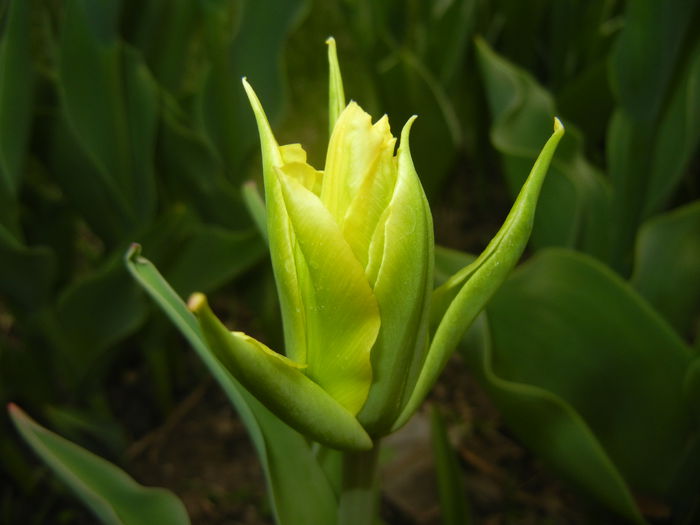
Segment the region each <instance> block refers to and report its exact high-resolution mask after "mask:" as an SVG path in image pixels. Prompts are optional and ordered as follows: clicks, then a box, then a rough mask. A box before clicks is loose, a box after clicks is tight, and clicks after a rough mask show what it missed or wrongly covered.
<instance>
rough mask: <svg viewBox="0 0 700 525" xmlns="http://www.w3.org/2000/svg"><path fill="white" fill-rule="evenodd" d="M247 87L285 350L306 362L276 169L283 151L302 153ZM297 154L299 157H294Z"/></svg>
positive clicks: (302, 321) (290, 154)
mask: <svg viewBox="0 0 700 525" xmlns="http://www.w3.org/2000/svg"><path fill="white" fill-rule="evenodd" d="M243 87H244V88H245V90H246V93H247V94H248V98H249V100H250V105H251V106H252V108H253V112H254V113H255V120H256V121H257V123H258V132H259V133H260V143H261V145H262V161H263V162H262V163H263V174H264V177H265V203H266V209H267V231H268V238H269V245H270V257H271V259H272V268H273V270H274V272H275V282H276V284H277V294H278V295H279V299H280V307H281V310H282V321H283V323H284V342H285V350H286V353H287V357H289V358H290V359H292V360H294V361H297V362H300V363H304V362H306V310H305V307H304V302H303V301H302V298H301V293H300V289H299V286H300V285H299V281H298V278H297V274H296V269H295V267H294V264H292V261H293V260H294V246H293V234H292V232H291V231H290V227H289V217H288V216H287V210H286V208H285V205H284V199H283V197H282V193H281V192H282V190H281V188H280V184H279V179H278V177H277V174H276V172H275V169H279V168H280V167H282V166H283V164H284V159H283V155H284V156H285V157H287V158H290V159H292V158H296V159H297V160H299V159H300V158H301V157H300V155H301V154H300V152H299V151H298V150H295V149H294V148H293V147H290V146H285V147H283V148H280V147H279V146H278V145H277V141H276V140H275V137H274V135H273V134H272V130H271V129H270V124H269V123H268V121H267V117H266V116H265V112H264V110H263V108H262V105H261V104H260V101H259V100H258V97H257V96H256V95H255V92H254V91H253V88H251V87H250V84H248V82H246V80H245V79H243ZM299 149H300V148H299ZM295 154H296V157H294V156H295Z"/></svg>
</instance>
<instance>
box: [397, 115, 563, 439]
mask: <svg viewBox="0 0 700 525" xmlns="http://www.w3.org/2000/svg"><path fill="white" fill-rule="evenodd" d="M563 135H564V127H563V126H562V125H561V122H559V120H558V119H555V121H554V133H553V135H552V136H551V137H550V139H549V140H548V141H547V143H546V144H545V145H544V147H543V148H542V152H541V153H540V156H539V157H538V158H537V160H536V161H535V165H534V166H533V167H532V171H531V172H530V176H529V177H528V179H527V180H526V182H525V184H524V185H523V187H522V190H521V191H520V195H518V198H517V200H516V201H515V204H513V207H512V208H511V210H510V213H509V214H508V217H507V218H506V220H505V222H504V223H503V226H501V229H500V230H499V231H498V233H497V234H496V236H495V237H494V238H493V239H492V240H491V242H490V243H489V245H488V246H487V247H486V249H485V250H484V251H483V252H482V253H481V255H480V256H479V257H478V258H477V259H476V261H474V262H473V263H472V264H470V265H469V266H467V267H465V268H463V269H462V270H460V271H459V272H457V273H456V274H455V275H453V276H452V277H451V278H450V279H449V280H448V281H447V282H445V283H444V284H443V285H442V286H441V287H440V288H438V289H437V290H435V292H433V297H432V305H431V307H432V310H433V311H432V312H431V316H432V321H433V324H434V325H435V326H436V328H435V332H434V335H433V338H432V342H431V343H430V348H429V350H428V355H427V357H426V359H425V362H424V364H423V368H422V370H421V373H420V377H419V378H418V382H417V383H416V386H415V388H414V389H413V391H412V393H411V397H410V399H409V400H408V403H407V405H406V406H405V407H404V409H403V412H402V414H401V416H400V418H399V420H398V421H397V423H396V425H395V427H394V428H398V427H399V426H401V425H403V424H404V423H405V422H406V421H408V418H409V417H410V415H411V414H412V413H413V412H415V410H416V409H417V408H418V405H419V404H420V403H421V402H422V401H423V398H424V397H425V396H426V395H427V393H428V390H430V388H431V387H432V385H433V383H434V382H435V380H436V379H437V377H438V375H439V374H440V372H441V371H442V369H443V368H444V366H445V363H447V360H448V359H449V356H450V354H451V353H452V351H453V350H454V348H455V347H456V345H457V343H458V342H459V340H460V338H461V337H462V335H463V334H464V332H465V331H466V330H467V328H469V325H470V324H471V323H472V321H473V320H474V319H475V318H476V316H477V315H478V314H479V312H480V311H481V309H482V308H483V307H484V306H485V305H486V303H487V302H488V300H489V299H490V298H491V297H492V296H493V294H494V293H495V292H496V290H498V288H499V287H500V285H501V284H502V283H503V281H505V279H506V277H508V274H509V273H510V271H511V270H512V269H513V267H514V266H515V264H516V263H517V262H518V259H519V258H520V255H521V254H522V252H523V250H524V249H525V246H526V245H527V241H528V239H529V237H530V232H531V231H532V224H533V221H534V217H535V209H536V207H537V199H538V197H539V193H540V189H541V188H542V183H543V182H544V179H545V176H546V174H547V170H548V168H549V164H550V162H551V160H552V157H553V155H554V152H555V151H556V148H557V144H558V143H559V141H560V140H561V138H562V136H563Z"/></svg>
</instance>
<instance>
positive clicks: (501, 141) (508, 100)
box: [477, 40, 610, 258]
mask: <svg viewBox="0 0 700 525" xmlns="http://www.w3.org/2000/svg"><path fill="white" fill-rule="evenodd" d="M477 51H478V53H477V56H478V58H479V66H480V71H481V74H482V77H483V81H484V85H485V88H486V92H487V95H488V100H489V107H490V109H491V114H492V121H493V124H492V127H491V141H492V143H493V145H494V147H495V148H496V149H497V150H498V151H499V152H500V153H501V155H502V159H503V167H504V170H505V175H506V180H507V182H508V185H509V187H510V190H511V193H512V194H513V195H515V194H516V193H517V192H518V190H519V188H520V186H521V184H522V181H523V180H524V178H525V174H526V173H527V169H528V168H529V166H530V165H531V163H532V160H533V159H534V158H536V156H537V154H538V151H539V145H540V144H541V143H542V141H543V140H544V138H545V137H546V136H547V135H548V133H549V131H548V127H549V122H550V119H551V116H552V115H553V114H555V107H554V100H553V98H552V96H551V95H550V94H549V93H548V92H547V91H546V90H545V89H544V88H543V87H541V86H540V85H539V84H537V82H536V81H535V79H534V78H533V77H532V76H531V75H530V74H529V73H527V72H526V71H524V70H522V69H520V68H518V67H516V66H515V65H513V64H511V63H510V62H508V61H506V60H505V59H504V58H502V57H500V56H499V55H497V54H496V53H495V52H494V51H493V50H492V49H491V48H490V47H489V46H488V45H487V44H486V42H485V41H483V40H477ZM569 128H571V129H569ZM552 173H553V174H552V176H551V177H548V178H547V181H546V182H545V184H544V186H543V188H542V196H541V198H540V202H539V204H538V213H537V217H536V218H535V226H534V228H533V232H532V241H533V244H534V245H535V246H536V247H544V246H566V247H576V248H578V249H581V250H582V251H584V252H586V253H590V254H592V255H595V256H597V257H602V258H607V256H608V251H609V241H608V239H607V237H606V236H607V228H608V220H609V200H610V196H609V189H608V187H607V185H606V183H605V181H604V179H603V178H602V176H601V174H600V173H599V172H598V171H597V170H596V169H595V168H594V167H593V166H592V165H590V164H589V163H588V162H587V161H586V159H585V158H584V156H583V144H582V139H581V137H580V135H579V134H578V132H577V131H576V129H575V128H574V127H573V126H569V124H568V123H567V137H565V138H564V139H563V140H562V143H561V146H560V148H559V151H558V153H557V156H556V157H555V159H554V160H553V161H552Z"/></svg>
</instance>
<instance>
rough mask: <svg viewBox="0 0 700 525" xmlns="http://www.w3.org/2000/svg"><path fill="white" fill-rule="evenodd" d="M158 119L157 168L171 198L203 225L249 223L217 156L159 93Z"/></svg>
mask: <svg viewBox="0 0 700 525" xmlns="http://www.w3.org/2000/svg"><path fill="white" fill-rule="evenodd" d="M236 88H237V89H239V88H240V86H239V85H236ZM229 96H233V95H232V94H230V95H229ZM162 119H163V121H162V123H163V125H162V128H161V134H160V138H159V144H158V150H157V159H158V166H159V169H160V172H161V173H162V176H163V177H164V179H165V180H166V181H167V183H168V185H169V186H170V187H171V188H172V190H173V191H174V192H175V195H174V197H175V198H176V199H178V200H181V201H183V202H186V203H188V205H190V206H192V207H194V208H195V209H196V210H197V212H198V213H199V215H200V216H201V217H202V218H203V219H204V220H205V221H207V222H214V223H217V224H220V225H223V226H228V227H229V228H232V229H236V228H239V227H240V226H242V225H245V224H246V223H249V222H250V218H249V217H247V215H246V214H245V212H244V210H243V206H242V204H241V199H240V195H239V190H238V188H237V187H236V186H234V185H233V184H232V183H231V182H230V181H229V180H228V179H227V178H226V175H225V172H224V166H223V163H222V159H221V157H220V156H219V154H218V153H217V152H216V150H215V148H214V146H213V145H212V144H211V143H210V141H209V139H208V138H207V137H206V135H205V134H204V133H203V132H200V131H197V130H196V129H194V127H193V125H192V124H190V123H188V122H187V118H186V115H185V113H184V112H183V111H182V110H181V109H180V108H179V107H178V106H177V104H176V102H175V100H173V99H172V98H171V97H170V96H168V95H167V94H163V105H162Z"/></svg>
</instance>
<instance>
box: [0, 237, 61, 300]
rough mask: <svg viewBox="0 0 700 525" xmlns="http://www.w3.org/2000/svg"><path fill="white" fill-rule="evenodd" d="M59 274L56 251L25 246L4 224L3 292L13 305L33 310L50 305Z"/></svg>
mask: <svg viewBox="0 0 700 525" xmlns="http://www.w3.org/2000/svg"><path fill="white" fill-rule="evenodd" d="M55 277H56V257H55V254H54V253H53V252H52V251H51V250H50V249H48V248H47V247H45V246H24V245H23V244H22V243H21V242H20V241H19V240H17V239H16V238H15V236H14V235H13V234H12V233H11V232H9V231H8V230H7V229H6V228H5V227H4V226H3V225H1V224H0V292H1V293H2V295H4V296H5V297H6V298H7V299H8V300H9V301H11V303H10V304H11V305H12V306H18V307H19V308H21V309H23V310H25V311H32V310H34V309H36V308H39V307H41V306H44V305H46V303H47V302H48V299H49V297H50V295H51V291H52V287H53V285H54V280H55Z"/></svg>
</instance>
